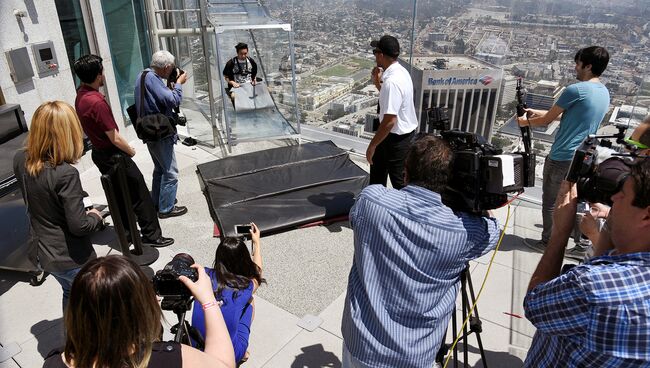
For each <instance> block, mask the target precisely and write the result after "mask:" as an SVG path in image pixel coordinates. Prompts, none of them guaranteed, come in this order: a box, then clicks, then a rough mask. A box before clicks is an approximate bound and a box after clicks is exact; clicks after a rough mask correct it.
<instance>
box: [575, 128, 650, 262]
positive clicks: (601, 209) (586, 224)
mask: <svg viewBox="0 0 650 368" xmlns="http://www.w3.org/2000/svg"><path fill="white" fill-rule="evenodd" d="M625 142H626V144H627V145H628V146H630V148H632V149H634V150H635V152H636V153H637V154H640V155H650V115H649V116H647V117H646V118H645V120H644V121H643V122H642V123H641V124H639V126H637V127H636V128H635V129H634V131H633V132H632V134H631V135H630V138H628V139H626V140H625ZM590 205H591V210H590V211H589V212H587V213H585V215H584V217H583V218H582V221H581V222H580V231H581V232H582V234H584V235H585V236H586V237H587V238H589V240H590V241H591V243H592V245H593V246H594V255H596V256H598V255H602V254H604V253H605V252H606V251H608V250H610V249H611V245H609V244H600V243H599V241H600V231H601V227H602V224H604V221H605V220H604V219H606V218H607V216H608V214H609V210H610V208H609V206H607V205H604V204H602V203H591V204H590ZM574 253H576V252H574Z"/></svg>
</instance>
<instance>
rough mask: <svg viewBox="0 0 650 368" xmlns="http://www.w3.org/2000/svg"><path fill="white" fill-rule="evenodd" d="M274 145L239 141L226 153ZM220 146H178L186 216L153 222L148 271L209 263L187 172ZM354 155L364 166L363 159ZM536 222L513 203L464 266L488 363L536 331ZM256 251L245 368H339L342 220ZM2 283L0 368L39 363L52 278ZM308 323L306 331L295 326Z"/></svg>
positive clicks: (55, 330)
mask: <svg viewBox="0 0 650 368" xmlns="http://www.w3.org/2000/svg"><path fill="white" fill-rule="evenodd" d="M132 143H133V144H134V145H135V146H136V150H137V155H136V157H135V161H136V162H137V163H138V165H139V166H140V168H141V170H142V172H143V173H144V174H145V178H147V180H148V181H149V180H150V173H151V171H152V163H151V159H150V157H149V154H148V152H147V150H146V147H145V146H144V145H142V144H141V143H139V142H135V141H134V142H132ZM282 144H285V143H283V142H275V143H269V142H257V143H255V144H249V145H245V144H241V145H239V146H237V147H236V149H235V152H233V153H234V154H238V153H241V152H245V151H250V150H252V149H264V148H271V147H275V146H278V145H282ZM220 152H221V151H220V150H208V149H205V148H201V147H196V146H195V147H191V148H190V147H186V146H183V145H178V146H177V160H178V164H179V169H180V174H181V175H180V186H179V193H178V200H179V203H180V204H182V205H186V206H188V208H189V213H188V214H187V215H185V216H182V217H178V218H172V219H165V220H161V225H162V227H163V233H164V235H165V236H171V237H173V238H175V239H176V243H175V244H174V245H173V246H170V247H168V248H163V249H160V258H159V259H158V261H157V262H156V263H155V264H154V265H152V266H151V268H152V270H158V269H160V268H161V267H162V266H163V265H164V264H165V263H167V262H168V261H169V260H170V259H171V258H172V257H173V255H174V254H176V253H179V252H187V253H190V254H191V255H192V256H193V257H194V258H195V260H196V261H197V262H199V263H202V264H205V265H209V264H211V263H212V260H213V257H214V251H215V247H216V245H217V240H215V239H213V238H212V221H211V219H210V216H209V214H208V208H207V204H206V202H205V199H204V197H203V195H202V194H201V192H200V189H199V182H198V180H197V177H196V173H195V169H196V165H197V164H199V163H203V162H207V161H211V160H215V159H218V158H219V155H220ZM354 159H355V161H356V162H357V163H358V164H359V165H360V166H362V167H364V168H367V167H366V166H365V165H364V163H363V160H362V158H361V157H356V158H354ZM78 166H79V170H80V172H81V179H82V183H83V186H84V188H85V190H86V191H88V192H89V194H90V196H91V199H92V200H93V201H94V202H95V203H106V200H105V198H104V194H103V191H102V188H101V184H100V181H99V172H98V171H97V169H96V168H95V167H93V166H92V164H91V163H90V162H89V161H88V160H84V161H83V162H82V163H80V164H79V165H78ZM506 213H507V211H506V210H505V209H502V210H499V211H498V217H499V218H500V219H501V221H502V223H505V219H506ZM540 224H541V211H540V208H539V207H538V206H536V205H531V204H527V203H523V202H522V203H517V202H515V203H514V204H513V207H512V208H511V215H510V219H509V223H508V226H507V229H506V235H505V237H504V240H503V243H502V244H501V247H500V249H499V251H498V252H497V253H496V255H495V257H494V263H493V264H492V267H491V269H490V268H489V263H490V258H491V257H492V255H493V253H490V254H488V255H486V256H484V257H482V258H480V259H477V260H476V261H475V262H472V263H471V277H472V279H473V282H474V287H475V289H476V290H477V292H478V289H479V288H480V286H481V284H482V282H483V279H484V278H485V276H486V272H487V271H488V269H490V272H489V275H488V276H487V282H486V283H485V289H484V291H483V293H482V294H481V296H480V298H479V303H478V309H479V311H480V317H481V319H482V321H483V333H482V334H481V336H482V339H483V344H484V347H485V353H486V360H487V362H488V363H489V366H491V367H519V366H521V365H522V362H523V359H524V358H525V355H526V351H527V349H528V347H529V345H530V341H531V337H532V335H533V333H534V328H533V327H532V326H531V325H530V323H529V322H528V321H527V320H526V319H524V318H523V317H519V316H523V310H522V300H523V296H524V292H525V290H526V286H527V284H528V281H529V278H530V274H531V273H532V271H533V269H534V267H535V265H536V264H537V261H538V260H539V257H540V254H538V253H535V252H533V251H531V250H529V249H528V248H526V247H525V246H524V244H523V242H522V239H523V238H537V237H538V236H539V233H540V228H541V225H540ZM94 242H95V244H96V250H97V253H98V254H100V255H102V254H114V253H116V252H117V250H115V249H114V248H119V247H118V246H117V241H116V239H115V235H114V232H113V230H112V228H110V227H109V228H108V229H106V230H105V231H103V232H102V233H99V234H97V236H96V237H95V238H94ZM262 255H263V257H264V276H265V277H266V279H267V280H268V285H264V286H262V287H261V288H260V289H259V292H258V294H257V297H256V308H257V309H256V313H255V321H254V323H253V326H252V335H251V341H250V347H249V350H250V353H251V358H250V360H249V361H248V362H247V363H246V364H245V365H244V367H247V368H256V367H339V366H340V364H341V362H340V359H341V344H342V339H341V332H340V324H341V314H342V310H343V301H344V298H345V290H346V282H347V274H348V272H349V268H350V264H351V259H352V231H351V230H350V228H349V224H348V223H347V222H338V223H335V224H331V225H328V226H320V227H312V228H306V229H299V230H293V231H288V232H284V233H280V234H276V235H273V236H267V237H264V238H262ZM152 270H151V271H150V272H153V271H152ZM0 281H1V282H0V345H2V346H3V347H5V348H6V349H5V350H4V352H5V353H11V354H10V355H11V356H10V357H6V356H5V357H3V356H2V351H1V350H0V368H9V367H11V368H14V367H40V366H41V365H42V362H43V357H44V356H45V355H46V354H47V352H48V351H49V350H50V349H52V348H54V347H56V346H59V345H61V344H62V341H63V340H62V322H61V308H60V306H61V290H60V287H59V284H58V283H57V282H56V281H55V280H54V278H52V277H48V278H47V280H46V281H45V283H44V284H43V285H41V286H39V287H32V286H30V285H29V284H28V276H27V275H25V274H22V273H18V272H9V271H0ZM166 318H167V321H168V322H170V323H174V322H175V320H176V317H175V316H173V315H167V317H166ZM310 323H311V324H312V327H313V328H309V329H306V328H303V327H309V326H308V325H309V324H310ZM301 326H303V327H301ZM467 350H468V352H469V359H468V363H469V364H470V366H473V367H482V366H484V364H483V362H482V359H481V357H480V355H479V354H478V348H477V342H476V339H475V337H474V336H470V337H469V340H468V349H467ZM461 357H462V355H461ZM7 358H8V359H7ZM450 366H451V365H450Z"/></svg>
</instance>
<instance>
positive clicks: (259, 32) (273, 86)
mask: <svg viewBox="0 0 650 368" xmlns="http://www.w3.org/2000/svg"><path fill="white" fill-rule="evenodd" d="M239 42H244V43H246V44H248V51H249V57H251V58H252V59H253V60H255V61H256V63H257V67H258V71H257V77H258V79H259V78H261V79H262V82H260V84H259V85H257V86H255V88H252V86H247V87H240V88H241V90H237V89H233V96H235V103H234V106H233V103H232V102H231V100H230V98H227V97H226V98H225V101H224V102H223V109H224V112H225V122H226V125H227V127H228V128H229V131H230V134H231V136H232V138H233V139H234V140H235V141H236V140H252V139H260V138H265V137H278V136H286V135H292V134H296V129H295V128H294V127H293V126H292V125H291V124H290V122H289V121H288V120H287V118H286V117H285V116H292V112H293V110H292V108H293V105H294V103H293V102H294V98H293V93H292V89H291V87H292V83H291V82H292V77H291V64H290V62H289V60H290V57H289V52H290V50H289V33H288V32H286V31H283V30H282V29H279V28H269V29H255V30H243V29H237V30H227V31H224V32H223V33H219V34H217V43H216V44H217V45H218V48H219V49H218V52H217V54H218V59H219V60H218V61H219V62H218V65H219V68H218V70H217V72H216V73H215V76H218V77H219V78H223V74H222V71H223V68H224V66H225V65H226V63H227V62H228V60H231V59H233V58H234V57H235V56H236V50H235V47H234V46H235V45H236V44H237V43H239ZM222 86H224V87H225V86H226V83H225V81H224V80H223V79H222V80H221V81H220V84H219V91H220V93H222V94H225V93H224V91H222V90H221V88H223V87H222ZM252 100H254V101H252ZM238 101H240V102H238Z"/></svg>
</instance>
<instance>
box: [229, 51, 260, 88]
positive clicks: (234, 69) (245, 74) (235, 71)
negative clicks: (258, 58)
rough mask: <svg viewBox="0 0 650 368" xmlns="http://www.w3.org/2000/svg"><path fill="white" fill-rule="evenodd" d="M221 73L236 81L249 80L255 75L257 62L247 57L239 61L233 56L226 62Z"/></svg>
mask: <svg viewBox="0 0 650 368" xmlns="http://www.w3.org/2000/svg"><path fill="white" fill-rule="evenodd" d="M223 75H224V76H226V77H228V79H229V80H231V81H235V82H237V83H244V82H249V81H251V80H253V79H254V78H256V77H257V63H256V62H255V60H253V59H252V58H249V57H246V60H244V61H241V60H239V59H238V58H237V57H236V56H235V57H234V58H232V59H230V60H228V62H227V63H226V66H225V67H224V68H223ZM229 87H230V86H229Z"/></svg>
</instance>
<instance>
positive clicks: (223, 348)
mask: <svg viewBox="0 0 650 368" xmlns="http://www.w3.org/2000/svg"><path fill="white" fill-rule="evenodd" d="M193 268H195V269H196V270H197V271H198V275H199V277H198V280H197V281H196V282H192V281H191V280H190V279H188V278H186V277H185V276H180V277H179V280H180V281H181V282H182V283H183V284H185V286H186V287H187V288H188V289H189V290H190V291H191V292H192V294H193V295H194V297H195V298H196V299H197V300H198V301H199V302H200V303H201V304H202V306H203V310H204V311H205V316H206V331H207V336H206V339H205V352H201V351H199V350H196V349H194V348H192V347H190V346H187V345H181V344H179V343H176V342H160V341H158V340H159V339H160V336H161V335H162V330H161V328H162V326H161V324H160V320H161V316H162V313H161V310H160V306H159V305H158V302H157V300H156V294H155V293H154V289H153V287H152V284H151V282H150V280H149V279H147V276H146V275H145V274H144V273H143V272H142V270H141V269H140V267H139V266H138V265H137V264H135V262H133V261H132V260H130V259H128V258H126V257H123V256H107V257H100V258H97V259H94V260H93V261H91V262H88V264H86V265H85V266H84V267H83V268H82V269H81V271H80V272H79V274H78V275H77V278H76V279H75V281H74V283H73V284H72V291H71V294H70V304H69V307H68V309H67V311H66V313H65V327H66V331H67V337H66V343H65V349H64V350H63V351H60V350H59V351H57V350H55V351H53V352H52V353H50V355H48V357H47V358H46V360H45V363H44V365H43V367H44V368H59V367H60V368H64V367H72V368H74V367H129V368H135V367H138V368H140V367H150V368H159V367H170V368H171V367H178V368H181V367H193V368H194V367H234V366H235V361H234V355H233V349H232V345H231V344H230V339H229V338H228V331H227V329H226V325H225V323H224V321H223V317H222V315H221V311H220V309H219V306H218V304H217V302H216V300H215V298H214V294H213V292H212V285H211V283H210V279H209V277H208V275H206V273H205V270H204V269H203V267H201V266H199V265H193Z"/></svg>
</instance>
